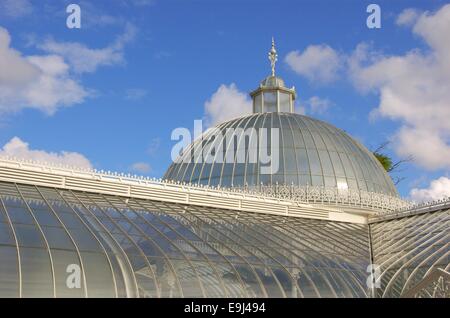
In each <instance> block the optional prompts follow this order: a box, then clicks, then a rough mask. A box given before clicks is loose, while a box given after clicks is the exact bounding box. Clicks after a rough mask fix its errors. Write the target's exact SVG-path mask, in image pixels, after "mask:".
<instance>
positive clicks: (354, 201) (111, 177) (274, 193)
mask: <svg viewBox="0 0 450 318" xmlns="http://www.w3.org/2000/svg"><path fill="white" fill-rule="evenodd" d="M0 163H3V165H4V166H8V164H9V165H11V164H13V165H18V166H19V167H30V168H33V167H34V168H39V169H40V171H42V172H49V173H52V172H53V173H64V174H65V175H70V176H79V177H88V178H90V179H94V180H103V181H113V182H120V183H126V184H137V185H149V184H158V185H162V186H170V187H171V188H173V187H181V188H182V189H184V190H190V189H191V190H196V191H205V192H212V193H218V192H219V193H225V194H226V193H233V194H240V195H242V196H245V197H250V198H251V197H253V198H258V199H261V198H272V199H282V200H289V201H295V202H300V203H308V204H311V203H312V204H321V205H334V206H337V207H339V206H349V207H355V208H363V209H369V210H373V211H374V212H376V214H383V215H384V214H391V213H394V212H395V213H396V212H397V211H403V210H407V209H409V208H411V206H412V203H411V202H408V201H406V200H403V199H401V198H399V197H395V196H390V195H385V194H380V193H375V192H368V191H362V190H352V189H347V190H341V189H337V188H327V187H323V186H308V185H307V186H296V185H291V186H289V185H278V184H277V185H274V186H268V185H260V186H244V187H232V188H223V187H218V186H217V187H214V186H205V185H195V184H191V183H184V182H180V181H172V180H163V179H161V178H159V179H158V178H150V177H145V176H138V175H132V174H124V173H117V172H111V171H104V170H96V169H90V168H82V167H76V166H68V165H60V164H54V163H45V162H44V163H42V162H36V161H33V160H23V159H19V158H14V157H2V158H0Z"/></svg>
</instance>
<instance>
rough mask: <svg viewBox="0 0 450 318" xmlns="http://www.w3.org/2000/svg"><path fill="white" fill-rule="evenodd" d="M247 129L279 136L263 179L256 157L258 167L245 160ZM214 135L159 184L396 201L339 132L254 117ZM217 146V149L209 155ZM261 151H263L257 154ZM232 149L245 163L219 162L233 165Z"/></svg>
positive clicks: (371, 160)
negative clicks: (297, 190) (346, 193)
mask: <svg viewBox="0 0 450 318" xmlns="http://www.w3.org/2000/svg"><path fill="white" fill-rule="evenodd" d="M230 128H234V129H235V130H234V131H235V134H234V136H233V138H231V140H230V138H225V136H226V133H227V131H228V130H229V129H230ZM236 128H241V129H236ZM247 128H255V130H254V131H260V130H261V129H263V128H265V129H267V131H268V133H267V134H268V135H270V132H269V131H271V130H272V131H273V130H274V128H276V130H277V131H278V132H279V138H278V140H279V143H278V147H277V149H275V150H276V151H277V152H278V154H279V165H278V169H277V171H275V172H273V173H264V171H263V168H265V167H264V166H263V165H262V164H261V163H260V162H261V160H259V159H261V158H260V157H258V160H257V162H254V160H250V158H251V152H252V151H253V150H254V148H255V146H254V144H252V143H251V142H250V141H249V140H250V139H249V134H248V130H247ZM214 131H215V130H209V131H207V132H205V133H204V134H203V136H202V137H201V138H199V139H197V140H196V141H194V142H193V143H192V144H191V145H190V147H189V148H187V149H185V151H184V152H183V153H182V154H181V156H180V157H179V158H178V160H176V162H174V163H173V164H172V165H171V166H170V167H169V169H168V170H167V172H166V174H165V176H164V178H166V179H170V180H175V181H180V182H188V183H193V184H199V185H208V186H220V187H239V186H248V187H252V186H259V185H261V184H264V185H276V184H278V185H280V184H284V185H294V186H300V187H302V186H307V185H309V186H324V187H326V188H337V189H342V190H345V189H352V190H359V191H368V192H375V193H381V194H386V195H391V196H398V193H397V190H396V188H395V186H394V184H393V182H392V180H391V178H390V177H389V175H388V174H387V173H386V171H385V170H384V168H383V167H382V166H381V164H380V163H379V162H378V160H377V159H376V158H375V156H374V155H373V154H372V153H371V152H370V151H368V150H367V149H366V148H365V147H364V146H363V145H361V144H360V143H359V142H358V141H356V140H355V139H353V138H352V137H350V136H349V135H348V134H347V133H345V132H344V131H342V130H340V129H338V128H336V127H334V126H332V125H330V124H327V123H325V122H322V121H320V120H316V119H313V118H310V117H307V116H303V115H299V114H295V113H280V112H269V113H267V112H266V113H256V114H252V115H249V116H245V117H242V118H238V119H234V120H231V121H228V122H225V123H222V124H220V125H218V126H217V131H218V132H220V133H221V134H219V135H218V136H223V140H218V139H217V137H213V136H217V135H215V133H214ZM217 131H216V132H217ZM214 139H217V140H215V141H214ZM217 144H220V145H221V147H222V149H221V150H217V151H211V149H212V148H213V145H217ZM264 146H266V148H267V149H261V148H264ZM269 148H270V149H269ZM237 149H242V151H243V153H244V156H243V157H244V158H245V159H244V160H241V161H239V160H231V161H229V160H218V159H220V158H229V157H230V158H234V159H237V155H236V154H237V153H238V152H237ZM214 150H216V149H214ZM261 150H265V151H266V153H271V152H273V151H274V148H273V147H272V145H271V143H270V140H269V142H268V143H267V145H259V146H258V151H256V152H257V154H258V156H260V154H261ZM230 152H233V153H232V154H231V155H230V156H228V155H229V154H230ZM200 154H202V155H200ZM233 156H234V157H233Z"/></svg>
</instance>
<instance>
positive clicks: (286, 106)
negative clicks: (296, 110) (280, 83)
mask: <svg viewBox="0 0 450 318" xmlns="http://www.w3.org/2000/svg"><path fill="white" fill-rule="evenodd" d="M279 94H280V112H283V113H289V112H291V102H290V95H289V94H286V93H281V92H280V93H279Z"/></svg>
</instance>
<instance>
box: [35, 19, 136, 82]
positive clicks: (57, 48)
mask: <svg viewBox="0 0 450 318" xmlns="http://www.w3.org/2000/svg"><path fill="white" fill-rule="evenodd" d="M135 35H136V28H135V27H134V26H133V25H131V24H128V25H127V26H126V29H125V32H124V33H123V34H122V35H120V36H119V37H117V39H116V40H115V41H114V42H113V43H111V44H110V45H108V46H107V47H104V48H101V49H91V48H88V47H87V46H86V45H84V44H81V43H78V42H56V41H54V40H51V39H49V40H46V41H45V42H44V43H42V44H39V45H38V47H39V48H40V49H42V50H43V51H45V52H47V53H51V54H57V55H60V56H62V57H64V59H65V60H67V61H68V63H69V64H70V65H71V67H72V68H73V71H74V72H75V73H78V74H81V73H92V72H95V71H96V70H97V68H98V67H99V66H109V65H114V64H121V63H124V61H125V60H124V52H123V50H124V47H125V44H127V43H128V42H130V41H132V40H133V39H134V37H135Z"/></svg>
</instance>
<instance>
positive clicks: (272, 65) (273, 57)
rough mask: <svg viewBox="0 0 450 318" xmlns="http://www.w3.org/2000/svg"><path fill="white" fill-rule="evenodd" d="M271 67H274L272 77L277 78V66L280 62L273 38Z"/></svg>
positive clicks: (270, 54)
mask: <svg viewBox="0 0 450 318" xmlns="http://www.w3.org/2000/svg"><path fill="white" fill-rule="evenodd" d="M269 60H270V66H271V67H272V76H275V64H276V63H277V61H278V54H277V50H276V49H275V40H274V39H273V37H272V49H271V50H270V52H269Z"/></svg>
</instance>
